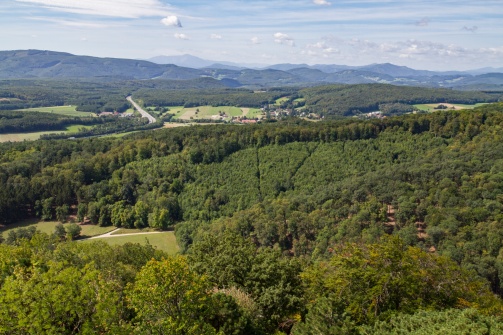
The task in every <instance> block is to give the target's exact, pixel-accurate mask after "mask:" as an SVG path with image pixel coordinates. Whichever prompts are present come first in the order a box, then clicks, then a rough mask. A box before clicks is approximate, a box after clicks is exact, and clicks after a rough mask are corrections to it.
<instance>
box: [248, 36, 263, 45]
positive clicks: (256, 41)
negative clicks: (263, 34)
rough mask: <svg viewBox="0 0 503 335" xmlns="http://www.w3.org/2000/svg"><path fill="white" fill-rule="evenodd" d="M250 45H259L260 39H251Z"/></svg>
mask: <svg viewBox="0 0 503 335" xmlns="http://www.w3.org/2000/svg"><path fill="white" fill-rule="evenodd" d="M250 40H251V42H252V44H260V43H261V42H260V39H259V38H258V37H257V36H254V37H252V38H251V39H250Z"/></svg>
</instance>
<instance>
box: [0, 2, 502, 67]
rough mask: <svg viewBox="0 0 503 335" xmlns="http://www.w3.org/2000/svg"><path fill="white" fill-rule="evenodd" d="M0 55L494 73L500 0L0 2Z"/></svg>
mask: <svg viewBox="0 0 503 335" xmlns="http://www.w3.org/2000/svg"><path fill="white" fill-rule="evenodd" d="M0 41H1V49H2V50H14V49H44V50H55V51H65V52H70V53H74V54H79V55H91V56H99V57H120V58H141V59H147V58H150V57H154V56H159V55H181V54H191V55H194V56H198V57H201V58H204V59H210V60H217V61H231V62H239V63H253V64H277V63H307V64H345V65H366V64H371V63H386V62H389V63H393V64H397V65H405V66H409V67H412V68H415V69H430V70H467V69H475V68H482V67H488V66H492V67H503V0H382V1H378V0H356V1H350V0H289V1H286V0H267V1H265V0H248V1H243V0H213V1H202V0H197V1H190V0H186V1H180V0H173V1H169V2H168V1H164V0H2V1H1V2H0Z"/></svg>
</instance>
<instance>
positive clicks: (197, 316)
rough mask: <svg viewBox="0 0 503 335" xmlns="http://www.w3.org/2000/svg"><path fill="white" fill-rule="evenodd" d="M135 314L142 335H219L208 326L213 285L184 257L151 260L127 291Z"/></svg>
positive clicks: (137, 326)
mask: <svg viewBox="0 0 503 335" xmlns="http://www.w3.org/2000/svg"><path fill="white" fill-rule="evenodd" d="M127 299H128V301H129V304H130V306H131V307H132V308H133V309H134V310H135V311H136V318H135V320H136V322H135V327H136V329H137V331H139V332H147V333H157V334H173V335H182V334H183V335H187V334H194V335H195V334H216V330H215V329H214V328H213V327H212V326H211V325H210V324H209V323H207V322H206V318H207V317H208V316H209V315H210V308H211V300H212V299H211V292H210V284H209V282H208V281H207V279H206V278H205V277H204V276H200V275H198V274H197V273H196V272H194V271H192V270H190V269H189V266H188V264H187V261H186V260H185V258H183V257H180V256H178V257H170V258H167V259H163V260H161V261H156V260H152V261H150V262H148V263H147V265H145V267H143V268H142V269H141V271H140V272H139V273H138V275H137V276H136V280H135V282H134V284H132V285H130V286H129V288H128V290H127Z"/></svg>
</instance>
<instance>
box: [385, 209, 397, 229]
mask: <svg viewBox="0 0 503 335" xmlns="http://www.w3.org/2000/svg"><path fill="white" fill-rule="evenodd" d="M386 217H387V218H388V222H386V223H385V225H386V226H388V227H394V226H396V219H395V208H393V206H391V205H388V210H387V212H386Z"/></svg>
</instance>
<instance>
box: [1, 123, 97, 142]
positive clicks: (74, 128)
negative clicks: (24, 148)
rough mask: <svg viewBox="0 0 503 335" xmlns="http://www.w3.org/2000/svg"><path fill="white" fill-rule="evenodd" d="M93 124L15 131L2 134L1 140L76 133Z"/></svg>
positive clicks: (31, 139) (24, 139)
mask: <svg viewBox="0 0 503 335" xmlns="http://www.w3.org/2000/svg"><path fill="white" fill-rule="evenodd" d="M91 127H92V126H83V125H79V124H75V125H70V126H68V127H66V130H50V131H37V132H33V133H14V134H0V143H1V142H22V141H36V140H38V139H40V136H42V135H49V134H61V133H76V132H77V131H78V130H79V129H80V128H86V129H89V128H91Z"/></svg>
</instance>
